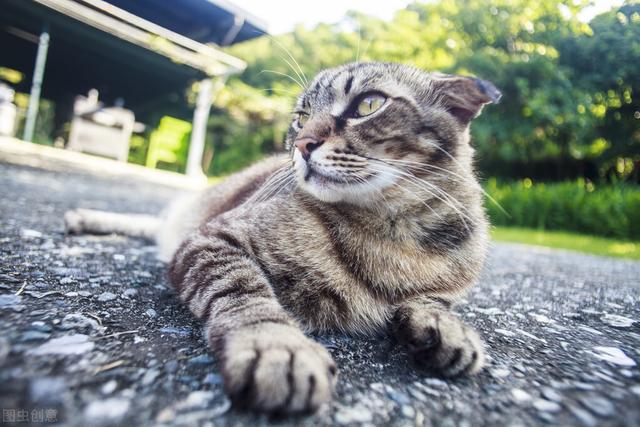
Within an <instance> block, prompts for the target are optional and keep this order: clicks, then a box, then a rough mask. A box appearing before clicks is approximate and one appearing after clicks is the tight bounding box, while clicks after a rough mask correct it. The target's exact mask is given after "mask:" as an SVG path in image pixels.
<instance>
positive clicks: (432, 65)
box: [224, 0, 640, 182]
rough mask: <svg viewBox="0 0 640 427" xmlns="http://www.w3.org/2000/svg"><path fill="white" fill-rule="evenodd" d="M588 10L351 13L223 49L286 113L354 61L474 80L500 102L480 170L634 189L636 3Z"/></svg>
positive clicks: (479, 7) (484, 135)
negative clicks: (323, 76)
mask: <svg viewBox="0 0 640 427" xmlns="http://www.w3.org/2000/svg"><path fill="white" fill-rule="evenodd" d="M588 3H589V2H588V0H584V1H573V2H564V1H560V0H539V1H536V2H532V1H531V0H493V1H491V2H488V1H487V0H442V1H436V2H425V3H422V2H421V3H414V4H412V5H410V6H409V7H408V8H406V9H404V10H400V11H398V12H397V13H396V15H395V17H394V19H393V20H392V21H391V22H384V21H381V20H379V19H377V18H373V17H369V16H365V15H362V14H359V13H355V12H351V13H349V14H348V16H347V17H345V19H344V20H343V22H341V23H339V24H336V25H327V24H321V25H318V26H317V27H316V28H314V29H313V30H307V29H305V28H302V27H300V28H296V29H295V30H294V31H293V32H292V33H290V34H284V35H281V36H278V37H275V38H270V37H261V38H258V39H255V40H252V41H250V42H247V43H243V44H240V45H237V46H233V47H231V48H230V49H229V50H230V52H231V53H232V54H234V55H237V56H239V57H241V58H244V59H246V60H247V61H248V62H249V66H248V68H247V70H246V71H245V72H244V74H243V75H241V76H240V77H234V78H233V79H232V82H234V81H242V82H244V83H246V84H247V85H250V86H253V87H254V88H255V89H254V91H255V92H256V96H258V95H260V96H262V97H263V99H265V98H269V99H270V98H277V99H278V100H283V101H287V100H288V103H289V106H290V105H291V103H292V99H293V97H294V96H295V94H297V93H299V92H300V87H299V86H304V85H305V84H306V78H305V76H306V77H308V78H311V77H312V76H313V75H314V74H316V73H317V72H318V71H320V70H321V69H323V68H326V67H331V66H334V65H338V64H342V63H345V62H350V61H354V60H356V59H360V60H367V61H368V60H379V61H397V62H402V63H407V64H412V65H415V66H417V67H420V68H423V69H426V70H440V71H444V72H449V73H459V74H472V75H477V76H481V77H483V78H487V79H490V80H492V81H493V82H494V83H495V84H496V85H497V86H498V87H499V88H500V89H501V90H502V91H503V94H504V96H503V101H502V103H501V104H500V105H497V106H491V107H488V108H486V110H485V112H484V114H483V116H482V117H481V118H479V119H478V120H476V122H475V123H474V125H473V127H472V133H473V137H474V141H475V145H476V148H477V151H478V158H479V165H480V167H481V169H482V170H483V171H484V172H485V173H487V174H489V175H497V176H505V177H509V176H515V177H524V176H536V177H540V178H545V179H566V178H575V177H578V176H585V177H588V178H591V179H594V180H597V179H598V178H599V177H608V178H611V176H616V177H618V178H622V179H629V180H633V181H635V182H639V181H640V173H639V172H638V169H639V168H640V154H639V152H640V148H639V144H640V143H639V141H640V130H639V123H640V120H639V119H640V101H639V97H638V94H639V93H640V82H639V81H638V79H639V77H638V76H639V75H640V74H639V73H637V69H638V67H639V66H640V15H639V14H640V5H638V4H628V5H626V6H624V7H623V8H621V9H620V10H613V11H611V12H608V13H605V14H603V15H600V16H598V17H596V18H595V19H594V20H593V21H592V22H591V24H590V25H588V24H585V23H582V22H581V21H580V20H579V19H578V18H577V16H578V14H579V12H580V11H581V10H582V9H583V8H584V7H585V6H586V5H587V4H588ZM289 54H290V55H291V56H289ZM292 57H293V58H296V59H297V64H296V61H294V60H293V59H292ZM298 64H299V67H300V70H298ZM265 108H266V109H268V108H271V106H267V107H265ZM283 111H286V110H283ZM634 115H635V116H634ZM636 116H638V117H636ZM249 120H251V119H249ZM262 125H263V126H270V125H271V124H270V122H269V121H266V122H265V121H262ZM278 126H280V124H278ZM237 129H238V130H239V131H241V132H244V130H242V129H241V128H240V127H238V128H237ZM275 133H277V132H275ZM267 134H268V135H267V136H268V137H271V134H272V133H267ZM243 138H246V137H245V136H243ZM255 144H257V142H255V143H254V145H255ZM268 145H269V144H267V146H268ZM241 147H243V146H242V145H239V146H238V147H237V149H238V150H240V148H241ZM224 149H229V150H233V149H236V148H234V146H232V145H229V146H227V148H224ZM230 168H233V167H232V166H230Z"/></svg>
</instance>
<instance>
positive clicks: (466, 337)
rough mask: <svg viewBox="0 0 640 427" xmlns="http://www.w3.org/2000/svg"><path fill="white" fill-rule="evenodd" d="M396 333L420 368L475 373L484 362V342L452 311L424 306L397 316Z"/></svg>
mask: <svg viewBox="0 0 640 427" xmlns="http://www.w3.org/2000/svg"><path fill="white" fill-rule="evenodd" d="M396 336H397V337H398V338H399V339H400V341H401V342H403V343H404V344H406V346H407V349H408V351H409V356H410V357H411V359H412V361H413V362H414V363H415V364H416V365H417V366H418V367H420V368H424V369H428V370H431V371H433V372H436V373H438V374H440V375H444V376H447V377H453V376H457V375H463V374H475V373H477V372H478V371H480V369H482V367H483V365H484V359H485V356H484V344H483V342H482V339H481V338H480V336H479V335H478V333H477V332H476V331H474V330H473V329H472V328H471V327H470V326H467V325H465V324H464V323H463V322H462V320H460V319H459V318H458V317H457V316H456V315H454V314H452V313H449V312H446V311H442V310H425V311H423V312H417V313H413V314H412V315H411V316H408V317H406V318H404V319H398V323H397V324H396Z"/></svg>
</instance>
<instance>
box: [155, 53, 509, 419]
mask: <svg viewBox="0 0 640 427" xmlns="http://www.w3.org/2000/svg"><path fill="white" fill-rule="evenodd" d="M371 93H374V94H377V95H376V96H384V99H385V101H384V104H383V105H382V107H380V109H379V110H377V111H375V112H374V113H372V114H371V115H369V116H365V117H360V116H358V115H357V114H355V113H354V111H355V110H354V109H357V104H358V102H360V101H361V100H362V99H364V98H363V97H366V96H367V94H371ZM498 95H499V92H497V90H495V88H494V87H493V86H492V85H491V84H490V83H488V82H484V81H479V80H477V79H472V78H467V77H457V76H445V75H441V74H435V73H434V74H429V73H425V72H422V71H419V70H417V69H414V68H411V67H407V66H402V65H397V64H380V63H356V64H349V65H345V66H342V67H338V68H335V69H330V70H326V71H324V72H322V73H321V74H320V75H318V76H317V77H316V78H315V79H314V81H312V82H311V84H310V85H309V87H308V88H307V89H306V90H305V92H304V93H303V94H301V96H300V98H299V99H298V102H297V104H296V107H295V110H296V111H297V113H296V115H295V117H294V119H293V122H292V124H291V127H290V129H289V131H288V134H287V144H288V147H290V148H289V154H288V155H283V156H279V157H273V158H270V159H267V160H266V161H264V162H262V163H260V164H258V165H255V166H253V167H252V168H249V169H248V170H246V171H243V172H241V173H239V174H236V175H234V176H231V177H230V178H228V179H227V180H226V181H224V182H222V183H220V184H218V185H216V186H214V187H212V188H210V189H209V190H207V191H206V192H205V193H203V194H201V195H200V196H199V197H196V198H191V199H190V200H188V201H183V202H181V204H180V205H178V206H177V207H175V208H174V209H173V214H172V213H169V215H168V216H167V218H168V219H167V221H166V223H165V224H164V225H163V226H162V227H160V236H159V238H158V242H159V244H160V250H161V253H162V254H163V256H165V257H166V258H168V257H169V256H170V255H172V257H171V261H170V263H169V276H170V279H171V283H172V284H173V285H174V287H175V289H176V291H177V293H178V294H179V296H180V298H181V299H182V300H183V301H184V303H185V304H186V305H187V306H188V307H189V308H190V310H191V311H192V312H193V313H194V315H195V316H197V317H198V318H199V319H201V320H202V322H203V324H204V326H205V329H206V335H207V337H208V338H209V341H210V343H211V346H212V348H213V350H214V352H215V353H216V354H217V355H218V356H219V357H220V358H221V360H222V368H223V374H224V378H225V385H226V388H227V390H228V392H229V393H230V395H231V396H232V397H233V399H234V401H235V402H236V403H237V404H239V405H244V406H247V407H249V408H253V409H258V410H263V411H269V412H299V411H308V410H314V409H316V408H317V407H318V406H319V405H321V404H322V403H324V402H326V401H327V400H329V399H330V397H331V393H332V389H333V385H334V383H335V377H336V367H335V364H334V363H333V361H332V360H331V357H330V356H329V354H328V353H327V351H326V350H325V349H323V348H322V347H321V346H319V345H318V344H317V343H315V342H314V341H313V340H311V339H309V338H307V337H306V336H305V335H304V333H303V331H304V332H326V331H342V332H346V333H350V334H355V335H358V334H360V335H372V334H379V333H382V332H385V331H387V330H389V329H390V330H391V331H392V332H393V334H394V335H395V336H396V337H397V338H398V341H399V342H401V343H402V344H404V345H406V346H407V348H408V350H409V352H410V355H411V357H412V359H413V360H414V361H415V363H416V365H417V366H419V367H426V368H430V369H433V370H435V371H437V372H439V373H442V374H443V375H449V376H451V375H459V374H463V373H473V372H477V371H478V370H479V369H480V368H481V367H482V364H483V359H484V352H483V345H482V341H481V339H480V338H479V336H478V334H477V333H476V332H475V331H473V330H472V329H471V328H469V327H468V326H466V325H464V324H463V323H462V322H461V321H460V320H459V319H458V318H457V317H456V316H455V315H453V314H451V313H450V312H449V311H448V309H449V307H450V306H451V305H452V304H453V303H455V302H456V301H457V300H458V299H459V298H460V297H461V296H462V295H464V293H465V291H466V290H468V288H469V287H470V286H471V285H472V284H473V283H474V281H475V280H476V278H477V276H478V274H479V271H480V269H481V266H482V263H483V260H484V257H485V252H486V241H487V221H486V219H485V214H484V210H483V207H482V194H481V190H480V188H479V185H478V183H477V181H476V179H475V176H474V172H473V166H472V156H473V150H472V148H471V146H470V144H469V122H470V120H471V119H472V118H473V117H475V116H477V115H478V114H479V112H480V109H481V108H482V106H483V105H484V104H486V103H489V102H492V101H495V100H497V98H498ZM302 116H305V117H306V118H308V120H307V121H306V123H304V125H303V126H301V125H300V123H302V122H301V121H300V120H299V118H300V117H302ZM302 141H315V143H314V144H312V145H310V147H311V148H313V151H312V152H309V151H308V150H307V148H301V147H302V146H301V145H300V144H301V142H302ZM296 146H298V148H296ZM305 147H307V146H305ZM303 149H304V150H307V152H303ZM303 154H304V156H303ZM176 212H178V213H176Z"/></svg>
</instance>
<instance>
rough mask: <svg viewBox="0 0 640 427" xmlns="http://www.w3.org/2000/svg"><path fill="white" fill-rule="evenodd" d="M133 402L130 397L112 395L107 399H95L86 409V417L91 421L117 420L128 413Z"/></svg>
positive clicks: (98, 422)
mask: <svg viewBox="0 0 640 427" xmlns="http://www.w3.org/2000/svg"><path fill="white" fill-rule="evenodd" d="M130 406H131V402H130V401H129V400H128V399H123V398H119V397H112V398H110V399H105V400H94V401H93V402H91V403H90V404H89V405H88V406H87V407H86V408H85V410H84V417H85V419H87V420H88V421H89V422H92V423H97V424H100V425H101V424H105V421H108V422H113V423H115V422H117V421H118V420H121V419H122V417H124V415H125V414H126V413H127V411H128V410H129V407H130Z"/></svg>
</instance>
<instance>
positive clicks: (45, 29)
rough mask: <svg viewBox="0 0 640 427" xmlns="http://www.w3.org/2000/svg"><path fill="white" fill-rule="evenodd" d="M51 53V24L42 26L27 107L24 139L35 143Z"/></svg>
mask: <svg viewBox="0 0 640 427" xmlns="http://www.w3.org/2000/svg"><path fill="white" fill-rule="evenodd" d="M48 51H49V24H48V23H44V24H43V25H42V32H41V33H40V38H39V40H38V52H37V54H36V64H35V66H34V68H33V80H32V82H31V93H30V94H29V106H28V107H27V117H26V120H25V125H24V133H23V135H22V139H24V140H25V141H29V142H32V141H33V133H34V131H35V128H36V120H37V118H38V106H39V104H40V91H41V89H42V80H43V79H44V69H45V66H46V64H47V53H48Z"/></svg>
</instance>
